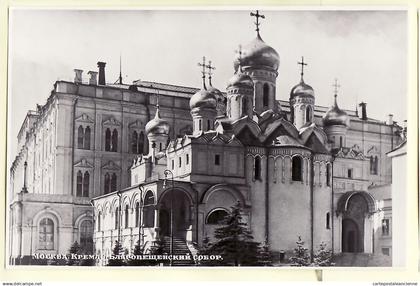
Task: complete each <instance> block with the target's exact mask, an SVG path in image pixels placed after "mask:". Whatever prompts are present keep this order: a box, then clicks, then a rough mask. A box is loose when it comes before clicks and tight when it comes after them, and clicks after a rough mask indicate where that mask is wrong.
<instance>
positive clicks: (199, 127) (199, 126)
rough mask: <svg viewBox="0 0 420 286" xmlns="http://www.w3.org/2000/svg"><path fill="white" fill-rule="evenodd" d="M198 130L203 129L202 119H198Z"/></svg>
mask: <svg viewBox="0 0 420 286" xmlns="http://www.w3.org/2000/svg"><path fill="white" fill-rule="evenodd" d="M198 130H199V131H201V119H199V120H198Z"/></svg>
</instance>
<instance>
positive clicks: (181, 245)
mask: <svg viewBox="0 0 420 286" xmlns="http://www.w3.org/2000/svg"><path fill="white" fill-rule="evenodd" d="M163 241H164V251H165V252H166V253H168V254H169V253H170V249H171V238H170V237H169V236H165V237H163ZM173 247H174V249H173V254H174V255H184V256H185V255H187V254H188V255H190V257H191V260H173V262H172V266H195V262H194V260H193V259H192V254H191V251H190V250H189V248H188V246H187V242H186V241H185V239H183V238H180V237H174V246H173Z"/></svg>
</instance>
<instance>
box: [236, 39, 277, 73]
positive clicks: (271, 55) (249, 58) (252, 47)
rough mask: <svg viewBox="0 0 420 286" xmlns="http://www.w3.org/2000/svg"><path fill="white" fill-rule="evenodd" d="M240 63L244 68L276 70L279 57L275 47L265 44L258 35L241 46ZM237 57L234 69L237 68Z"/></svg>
mask: <svg viewBox="0 0 420 286" xmlns="http://www.w3.org/2000/svg"><path fill="white" fill-rule="evenodd" d="M242 51H243V54H242V58H241V65H242V66H243V67H244V68H247V67H254V68H259V67H261V68H268V69H271V70H275V71H277V69H278V68H279V65H280V57H279V54H278V53H277V52H276V50H275V49H273V48H272V47H270V46H269V45H267V44H266V43H265V42H264V41H263V40H262V39H261V37H260V35H258V36H257V37H256V38H255V39H254V40H253V41H252V42H250V43H249V44H248V45H246V46H245V47H243V50H242ZM238 66H239V59H238V58H236V59H235V61H234V68H235V71H236V70H238Z"/></svg>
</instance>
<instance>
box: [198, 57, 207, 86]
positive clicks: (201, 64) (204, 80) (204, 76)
mask: <svg viewBox="0 0 420 286" xmlns="http://www.w3.org/2000/svg"><path fill="white" fill-rule="evenodd" d="M198 66H200V67H202V68H203V70H202V71H201V73H202V75H203V76H202V78H203V87H204V88H206V57H205V56H203V63H198Z"/></svg>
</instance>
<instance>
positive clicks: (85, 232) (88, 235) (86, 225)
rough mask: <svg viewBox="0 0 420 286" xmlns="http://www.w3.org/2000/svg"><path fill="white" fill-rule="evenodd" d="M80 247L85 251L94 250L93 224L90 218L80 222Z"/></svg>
mask: <svg viewBox="0 0 420 286" xmlns="http://www.w3.org/2000/svg"><path fill="white" fill-rule="evenodd" d="M80 247H81V248H82V249H83V250H84V253H91V252H92V250H93V226H92V222H91V221H89V220H85V221H83V222H82V223H81V224H80Z"/></svg>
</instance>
